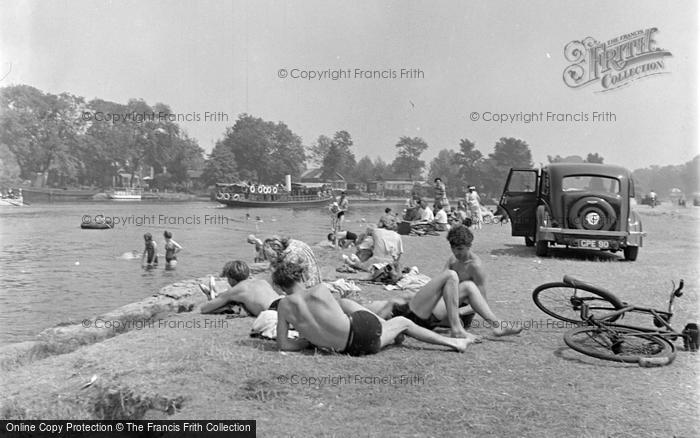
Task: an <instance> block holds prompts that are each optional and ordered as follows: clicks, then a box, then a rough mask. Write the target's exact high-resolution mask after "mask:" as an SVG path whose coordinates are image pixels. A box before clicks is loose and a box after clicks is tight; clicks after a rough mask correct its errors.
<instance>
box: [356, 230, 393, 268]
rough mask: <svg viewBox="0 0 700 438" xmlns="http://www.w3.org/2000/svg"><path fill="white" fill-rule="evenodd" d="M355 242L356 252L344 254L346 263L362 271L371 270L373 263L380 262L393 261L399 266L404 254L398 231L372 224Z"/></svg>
mask: <svg viewBox="0 0 700 438" xmlns="http://www.w3.org/2000/svg"><path fill="white" fill-rule="evenodd" d="M355 242H356V243H355V245H356V247H357V251H355V254H353V255H351V256H350V257H348V256H346V255H345V254H343V261H344V263H345V264H347V265H349V266H351V267H353V268H355V269H359V270H362V271H369V270H370V268H371V267H372V265H375V264H378V263H379V264H386V263H393V264H394V265H396V267H397V268H398V264H399V260H400V259H401V255H402V254H403V242H402V240H401V235H400V234H399V233H397V232H396V231H391V230H386V229H383V228H373V227H371V226H370V227H368V228H367V230H366V232H365V233H364V234H361V235H359V236H358V237H357V239H356V240H355Z"/></svg>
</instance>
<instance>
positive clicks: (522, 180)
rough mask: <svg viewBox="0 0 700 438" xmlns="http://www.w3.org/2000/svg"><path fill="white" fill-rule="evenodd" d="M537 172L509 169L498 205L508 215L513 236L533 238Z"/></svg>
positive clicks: (535, 221) (537, 187)
mask: <svg viewBox="0 0 700 438" xmlns="http://www.w3.org/2000/svg"><path fill="white" fill-rule="evenodd" d="M538 173H539V170H537V169H511V170H510V172H509V173H508V179H506V185H505V188H504V189H503V194H502V195H501V200H500V202H499V205H500V206H501V207H502V208H503V209H504V210H505V211H506V212H507V213H508V217H509V218H510V223H511V231H512V233H511V234H512V235H513V236H534V231H535V225H536V223H537V219H536V217H535V211H536V209H537V193H538V191H539V174H538Z"/></svg>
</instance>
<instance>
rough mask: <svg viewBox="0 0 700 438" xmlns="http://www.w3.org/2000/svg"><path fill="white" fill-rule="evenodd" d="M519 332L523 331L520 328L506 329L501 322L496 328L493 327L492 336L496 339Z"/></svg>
mask: <svg viewBox="0 0 700 438" xmlns="http://www.w3.org/2000/svg"><path fill="white" fill-rule="evenodd" d="M521 331H523V328H522V327H508V326H507V325H506V324H505V323H503V322H501V323H500V324H498V326H497V327H494V329H493V335H494V336H496V337H501V336H511V335H517V334H518V333H520V332H521Z"/></svg>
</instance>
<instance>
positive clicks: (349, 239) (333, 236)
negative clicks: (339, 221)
mask: <svg viewBox="0 0 700 438" xmlns="http://www.w3.org/2000/svg"><path fill="white" fill-rule="evenodd" d="M328 241H329V242H331V244H332V245H333V247H338V246H339V247H341V248H347V247H349V246H350V245H354V244H355V243H356V241H357V234H355V233H353V232H352V231H337V232H335V233H333V232H330V233H328Z"/></svg>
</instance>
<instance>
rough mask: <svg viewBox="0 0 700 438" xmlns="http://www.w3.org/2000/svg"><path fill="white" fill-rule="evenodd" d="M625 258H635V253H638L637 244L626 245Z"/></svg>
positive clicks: (631, 260) (630, 259)
mask: <svg viewBox="0 0 700 438" xmlns="http://www.w3.org/2000/svg"><path fill="white" fill-rule="evenodd" d="M624 253H625V259H626V260H629V261H630V262H633V261H635V260H637V254H638V253H639V247H638V246H626V247H625V249H624Z"/></svg>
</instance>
